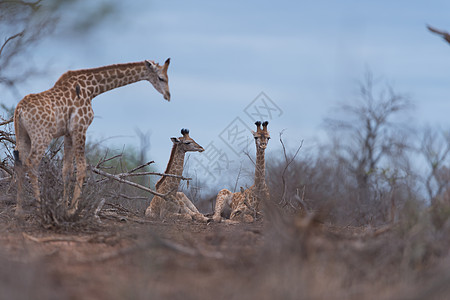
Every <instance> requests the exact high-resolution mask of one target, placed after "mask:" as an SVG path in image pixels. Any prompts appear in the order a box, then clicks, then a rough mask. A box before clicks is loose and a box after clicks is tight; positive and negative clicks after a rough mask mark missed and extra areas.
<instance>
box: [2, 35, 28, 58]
mask: <svg viewBox="0 0 450 300" xmlns="http://www.w3.org/2000/svg"><path fill="white" fill-rule="evenodd" d="M24 33H25V31H22V32H19V33H16V34H15V35H12V36H10V37H9V38H7V39H6V40H5V42H4V43H3V45H2V47H1V48H0V56H1V55H2V52H3V49H4V48H5V47H6V44H8V43H9V42H10V41H12V40H13V39H15V38H18V37H21V36H23V34H24Z"/></svg>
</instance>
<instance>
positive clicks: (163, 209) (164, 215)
mask: <svg viewBox="0 0 450 300" xmlns="http://www.w3.org/2000/svg"><path fill="white" fill-rule="evenodd" d="M181 134H182V136H181V137H179V138H176V137H172V138H171V140H172V143H173V146H172V151H171V153H170V158H169V162H168V163H167V167H166V170H165V171H164V173H165V174H171V175H178V176H182V175H183V169H184V157H185V154H186V152H203V151H205V150H204V149H203V147H202V146H200V145H199V144H197V142H195V141H194V140H193V139H192V138H191V137H190V136H189V130H188V129H184V128H183V129H181ZM180 181H181V179H180V177H169V176H162V177H161V178H160V179H159V180H158V182H157V183H156V186H155V188H156V191H157V192H158V193H160V194H164V195H167V196H166V197H164V198H163V197H159V196H154V197H153V199H152V201H151V203H150V206H149V207H148V208H147V209H146V210H145V215H146V216H147V217H150V218H153V219H161V220H165V219H187V220H196V221H200V222H209V221H210V219H209V218H207V217H205V216H204V215H203V214H201V213H200V212H199V211H198V209H197V208H196V207H195V205H194V204H193V203H192V201H191V200H189V198H188V197H187V196H186V195H185V194H184V193H183V192H178V188H179V186H180Z"/></svg>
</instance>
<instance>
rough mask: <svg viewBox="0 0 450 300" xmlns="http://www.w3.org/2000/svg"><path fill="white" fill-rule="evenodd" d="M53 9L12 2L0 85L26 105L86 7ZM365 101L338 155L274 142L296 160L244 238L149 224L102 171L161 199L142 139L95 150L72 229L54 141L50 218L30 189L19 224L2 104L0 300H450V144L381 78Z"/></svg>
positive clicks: (194, 194) (332, 140) (6, 9)
mask: <svg viewBox="0 0 450 300" xmlns="http://www.w3.org/2000/svg"><path fill="white" fill-rule="evenodd" d="M40 2H41V1H36V2H33V3H31V2H30V3H28V2H23V1H0V14H1V15H0V16H1V18H0V22H6V23H3V24H1V25H4V24H15V26H18V27H16V28H14V26H12V25H11V26H9V25H8V28H10V29H11V31H10V33H9V34H8V35H7V38H6V39H5V40H4V42H3V44H2V46H1V50H0V85H1V86H2V89H4V90H5V91H8V92H10V93H12V94H17V91H16V90H15V85H16V83H17V80H19V79H18V78H19V77H20V78H27V77H28V78H31V77H29V76H32V75H33V74H36V73H39V72H41V70H39V68H38V67H36V66H33V65H27V66H28V67H30V69H27V68H23V69H21V70H23V72H24V73H23V74H17V73H15V72H12V71H11V70H12V69H14V68H15V67H14V66H17V64H23V63H24V61H23V55H24V54H26V53H27V51H30V49H32V47H33V43H35V42H38V41H39V40H40V39H42V38H43V36H42V34H44V35H45V33H46V32H49V31H51V30H53V29H54V26H56V24H58V23H57V20H58V16H59V13H60V9H61V7H62V6H60V5H72V4H71V1H55V2H54V6H46V9H49V8H51V14H48V13H46V14H44V15H46V16H47V15H48V16H51V18H48V19H45V18H44V19H42V18H37V16H39V14H38V13H39V12H40V10H41V9H43V8H42V7H41V6H40ZM98 9H99V10H98V13H99V14H100V15H105V16H107V15H108V13H109V11H110V10H112V8H108V7H106V8H105V7H99V8H98ZM30 16H34V17H30ZM35 17H36V18H35ZM30 20H31V21H30ZM39 26H41V27H39ZM80 26H81V25H80ZM82 26H87V27H84V28H89V26H92V24H87V23H86V24H84V23H83V24H82ZM449 55H450V54H449ZM358 90H359V93H358V95H357V96H356V97H355V98H354V99H353V100H350V101H347V102H344V103H341V104H339V105H338V107H337V108H336V109H334V110H333V113H332V114H330V115H329V116H328V117H327V118H326V119H325V120H324V121H323V128H324V129H326V130H327V131H328V132H329V139H328V141H327V142H321V143H314V144H312V143H310V142H309V141H306V140H305V141H303V142H302V143H299V144H298V145H297V148H294V149H287V148H285V145H284V142H283V139H284V137H283V135H282V134H280V135H279V137H277V136H276V133H272V140H271V142H270V143H272V144H273V143H278V142H279V143H281V145H282V151H280V152H279V153H274V152H272V153H270V157H268V158H267V159H266V161H267V170H266V176H267V178H266V180H267V183H268V185H269V188H270V192H271V198H270V200H269V201H267V202H265V203H264V217H263V219H262V220H258V221H257V222H255V223H252V224H239V225H226V224H220V223H219V224H217V223H209V224H199V223H195V222H188V221H182V220H173V221H166V222H160V221H152V220H148V219H146V218H145V217H144V209H145V208H146V207H147V206H148V204H149V203H150V201H151V195H150V194H149V193H147V192H145V191H143V190H141V189H136V188H135V187H132V186H130V185H129V184H123V183H120V182H118V181H117V180H112V179H110V178H109V179H108V178H106V177H105V176H102V175H101V174H98V173H95V172H92V170H94V169H97V170H102V171H104V172H107V173H109V174H115V175H117V174H121V175H120V176H122V177H121V178H126V179H127V180H129V181H132V182H134V183H136V184H137V185H139V186H145V187H147V188H153V185H154V183H155V181H156V179H157V178H158V176H157V175H148V174H141V176H135V177H134V176H131V175H133V173H137V172H140V173H149V172H152V171H154V170H152V164H151V162H150V160H149V159H151V157H150V158H149V157H146V155H145V153H146V152H145V148H146V147H147V146H148V143H149V135H148V134H146V133H143V132H137V134H138V135H139V136H140V140H141V144H140V147H137V148H136V149H137V150H136V149H134V150H133V149H130V148H125V149H124V150H123V151H121V152H119V153H118V152H114V151H110V150H108V149H105V148H103V147H102V143H101V142H91V143H90V144H88V145H87V149H88V160H89V162H90V165H91V168H90V170H91V171H89V174H88V179H87V180H86V183H85V186H84V188H83V195H82V199H81V203H82V204H83V207H82V208H81V209H80V210H79V212H78V214H76V215H75V216H72V217H71V218H67V217H66V216H65V214H64V209H63V208H64V207H63V205H62V203H61V199H62V193H63V191H62V189H63V185H62V179H61V165H62V151H63V149H62V147H61V146H62V143H61V140H56V141H54V142H53V143H52V145H51V146H50V147H49V149H48V151H47V153H46V155H45V157H44V159H43V161H42V163H41V166H40V182H41V195H42V199H43V201H42V206H41V207H40V208H38V207H37V204H36V203H35V202H34V201H33V197H32V193H31V188H30V187H29V186H27V191H28V208H27V209H28V212H29V214H28V215H27V217H26V218H25V219H18V218H16V217H15V216H14V209H15V193H16V191H15V188H16V187H15V181H14V164H13V155H12V149H13V147H14V140H15V137H14V131H13V129H12V120H11V115H12V112H13V109H14V108H13V107H7V106H5V105H3V104H2V113H1V117H2V118H1V122H0V149H1V150H0V151H1V152H0V155H1V161H0V265H1V267H0V295H1V297H0V298H4V299H30V298H33V299H148V298H169V299H178V298H179V299H204V298H211V297H213V298H220V299H221V298H224V299H228V298H233V299H253V298H260V299H445V298H446V297H447V295H448V294H449V293H450V272H449V268H450V262H449V261H450V260H449V259H450V257H449V251H448V250H449V246H450V192H449V190H448V183H449V179H450V171H449V170H450V169H449V165H450V135H449V131H448V130H445V129H442V128H439V127H433V126H427V127H425V128H417V127H415V126H413V125H411V123H412V122H410V121H411V119H413V118H414V114H416V113H417V112H416V111H415V110H414V102H413V100H411V99H410V98H408V96H407V95H406V94H403V93H400V92H399V91H396V90H395V89H394V88H393V87H392V86H390V85H389V84H388V83H387V82H386V81H383V80H379V79H377V78H376V77H375V76H374V75H373V74H371V73H370V72H367V73H366V74H365V75H364V76H363V78H362V80H361V82H360V83H359V84H358ZM0 103H1V102H0ZM269 147H270V145H269ZM251 169H252V166H251V163H250V167H249V170H248V172H250V173H251ZM153 173H154V172H153ZM191 182H193V183H194V184H192V183H191V184H189V185H187V184H184V185H183V189H184V190H185V193H186V195H188V196H189V197H190V198H191V199H193V200H194V202H195V204H196V205H197V206H198V207H201V208H202V209H203V211H202V212H203V213H205V214H207V213H210V212H211V208H212V207H213V206H214V203H213V201H214V194H213V193H211V194H210V195H204V194H201V193H199V190H201V189H204V190H210V189H211V187H207V186H204V184H202V182H201V181H200V180H197V179H196V178H194V179H193V180H192V181H191ZM219 188H222V187H218V188H217V190H218V189H219ZM213 190H214V189H213Z"/></svg>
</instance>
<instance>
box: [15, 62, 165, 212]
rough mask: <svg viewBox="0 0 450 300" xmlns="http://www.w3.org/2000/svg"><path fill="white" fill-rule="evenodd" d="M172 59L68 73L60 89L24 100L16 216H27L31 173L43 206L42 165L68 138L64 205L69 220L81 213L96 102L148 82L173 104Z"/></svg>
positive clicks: (18, 123)
mask: <svg viewBox="0 0 450 300" xmlns="http://www.w3.org/2000/svg"><path fill="white" fill-rule="evenodd" d="M169 64H170V58H169V59H167V60H166V61H165V63H164V64H163V65H162V66H161V65H159V64H158V63H155V62H154V61H152V60H145V61H143V62H135V63H126V64H116V65H109V66H104V67H100V68H93V69H83V70H76V71H68V72H66V73H64V74H63V75H62V76H61V77H60V78H59V79H58V81H56V83H55V85H54V86H53V87H52V88H50V89H49V90H47V91H44V92H42V93H39V94H29V95H27V96H25V97H24V98H23V99H22V100H21V101H20V102H19V103H18V104H17V107H16V109H15V111H14V129H15V134H16V147H15V150H14V157H15V171H16V174H17V208H16V215H20V214H21V213H22V205H23V181H24V180H25V173H28V175H29V177H30V181H31V184H32V188H33V192H34V197H35V198H36V201H38V202H40V201H41V199H40V191H39V184H38V165H39V162H40V161H41V159H42V156H43V155H44V152H45V150H46V149H47V147H48V145H49V144H50V142H51V140H52V139H54V138H58V137H61V136H64V158H63V172H62V173H63V181H64V195H63V198H64V201H65V203H66V206H67V209H68V212H69V214H73V213H74V212H75V211H76V210H77V207H78V200H79V197H80V195H81V188H82V185H83V182H84V179H85V177H86V158H85V142H86V131H87V129H88V127H89V125H90V124H91V122H92V120H93V118H94V112H93V110H92V106H91V101H92V99H93V98H94V97H96V96H98V95H99V94H102V93H104V92H107V91H109V90H112V89H115V88H118V87H121V86H125V85H128V84H131V83H134V82H138V81H142V80H147V81H149V82H150V83H151V84H152V85H153V87H154V88H155V89H156V90H157V91H158V92H159V93H161V94H162V95H163V97H164V99H166V100H167V101H170V91H169V77H168V75H167V70H168V67H169ZM74 160H75V163H76V167H77V173H76V184H75V188H74V192H73V197H72V200H71V201H70V200H69V195H68V182H69V177H70V175H71V174H72V173H73V170H74Z"/></svg>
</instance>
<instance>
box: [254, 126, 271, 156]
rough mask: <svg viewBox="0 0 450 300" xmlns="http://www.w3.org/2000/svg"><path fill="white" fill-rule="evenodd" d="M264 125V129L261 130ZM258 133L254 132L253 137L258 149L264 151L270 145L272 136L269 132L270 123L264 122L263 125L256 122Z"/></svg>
mask: <svg viewBox="0 0 450 300" xmlns="http://www.w3.org/2000/svg"><path fill="white" fill-rule="evenodd" d="M261 124H262V128H261ZM255 125H256V132H255V131H252V133H253V137H254V138H255V143H256V147H257V148H258V149H261V150H264V149H266V147H267V143H269V140H270V134H269V131H267V125H269V122H267V121H264V122H263V123H261V121H256V122H255Z"/></svg>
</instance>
